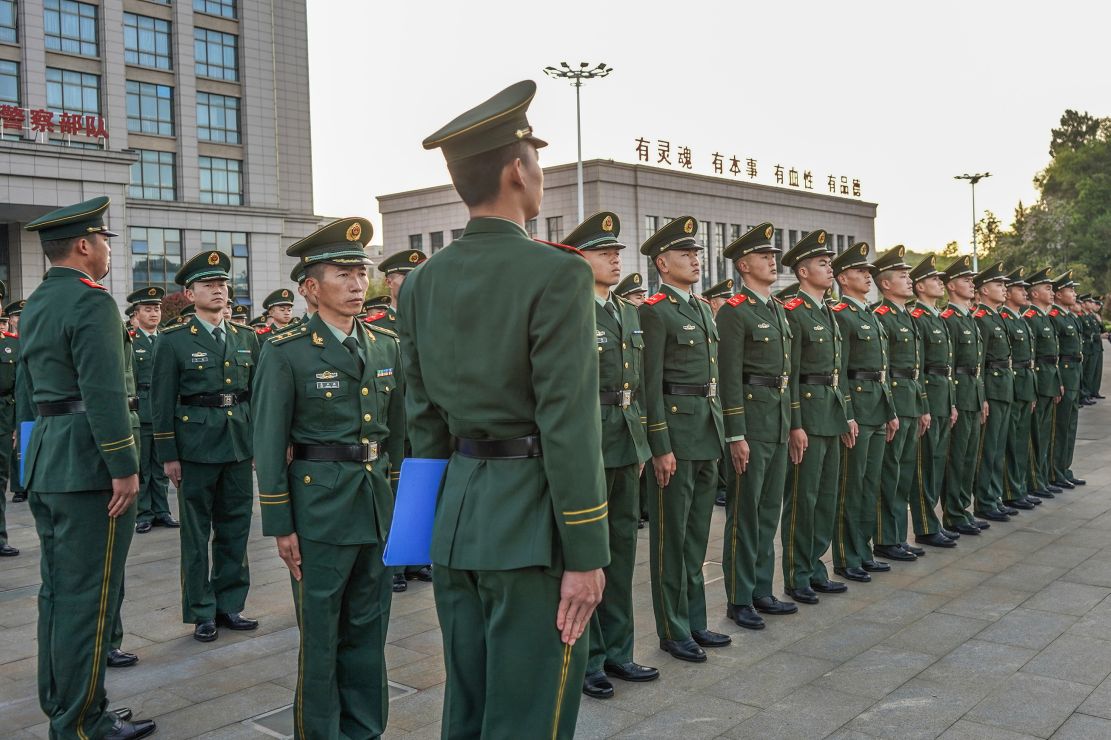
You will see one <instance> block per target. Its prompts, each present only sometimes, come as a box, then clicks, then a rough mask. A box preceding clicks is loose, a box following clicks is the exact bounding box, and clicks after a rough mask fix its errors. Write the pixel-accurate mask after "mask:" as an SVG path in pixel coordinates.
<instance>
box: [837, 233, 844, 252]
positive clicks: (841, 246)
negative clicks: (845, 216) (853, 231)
mask: <svg viewBox="0 0 1111 740" xmlns="http://www.w3.org/2000/svg"><path fill="white" fill-rule="evenodd" d="M844 251H845V235H844V234H838V235H837V254H841V253H842V252H844Z"/></svg>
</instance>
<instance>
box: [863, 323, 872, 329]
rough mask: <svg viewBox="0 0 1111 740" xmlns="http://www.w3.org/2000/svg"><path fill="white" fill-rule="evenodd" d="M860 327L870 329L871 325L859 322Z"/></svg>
mask: <svg viewBox="0 0 1111 740" xmlns="http://www.w3.org/2000/svg"><path fill="white" fill-rule="evenodd" d="M860 328H861V329H871V328H872V326H871V324H861V325H860Z"/></svg>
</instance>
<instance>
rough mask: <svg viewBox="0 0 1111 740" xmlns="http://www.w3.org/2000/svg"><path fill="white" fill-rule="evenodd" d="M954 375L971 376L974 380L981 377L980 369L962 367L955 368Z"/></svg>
mask: <svg viewBox="0 0 1111 740" xmlns="http://www.w3.org/2000/svg"><path fill="white" fill-rule="evenodd" d="M953 374H954V375H971V376H972V377H974V378H978V377H980V368H978V367H962V366H961V365H957V366H956V367H955V368H953Z"/></svg>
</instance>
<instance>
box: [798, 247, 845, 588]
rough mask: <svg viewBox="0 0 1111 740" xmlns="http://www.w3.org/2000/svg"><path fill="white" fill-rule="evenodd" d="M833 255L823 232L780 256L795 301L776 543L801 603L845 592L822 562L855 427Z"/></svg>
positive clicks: (828, 542) (831, 530)
mask: <svg viewBox="0 0 1111 740" xmlns="http://www.w3.org/2000/svg"><path fill="white" fill-rule="evenodd" d="M833 255H834V252H833V249H831V248H830V245H829V244H828V243H827V235H826V232H825V231H824V230H823V229H816V230H814V231H811V232H810V233H809V234H807V235H806V236H805V237H803V238H802V239H801V240H799V242H798V243H797V244H795V246H794V247H792V248H791V249H790V250H789V251H788V252H787V253H786V254H784V255H783V265H784V266H785V267H789V268H791V270H792V271H793V272H794V274H795V277H796V278H798V281H799V282H798V288H797V289H796V291H795V294H794V297H793V298H791V299H790V300H788V301H787V302H786V303H784V304H783V308H784V309H785V310H786V312H787V313H786V315H787V324H788V326H789V327H790V330H791V334H792V335H793V336H794V339H793V340H792V341H791V369H790V375H791V378H792V379H793V382H792V383H791V431H790V437H789V442H788V448H787V454H788V463H789V467H788V469H787V480H786V483H785V485H784V488H783V515H782V523H781V525H780V530H779V532H780V540H781V542H782V546H783V585H784V590H785V591H786V593H787V595H788V596H790V597H791V598H792V599H794V600H795V601H797V602H801V603H803V604H817V603H818V593H819V592H820V593H843V592H845V591H847V590H848V589H847V587H846V586H845V584H844V583H841V582H838V581H831V580H830V579H829V574H828V573H827V572H826V568H825V565H824V564H823V563H822V555H824V554H825V551H826V550H827V549H828V548H829V545H830V542H831V541H832V540H833V527H834V511H835V507H836V504H837V489H836V488H835V487H834V486H832V485H830V483H831V482H832V481H837V480H840V475H841V444H842V442H841V440H842V437H845V436H848V437H849V438H850V439H851V440H853V441H854V442H855V438H856V432H857V427H856V421H855V420H854V419H851V418H849V417H848V416H847V414H846V404H845V398H844V395H843V394H842V392H841V388H840V386H841V364H842V363H841V330H840V328H839V327H838V326H837V320H836V319H835V318H834V317H833V311H831V310H830V308H829V306H828V305H826V302H825V294H826V291H827V290H829V289H830V288H831V287H832V286H833V266H832V262H831V258H832V257H833Z"/></svg>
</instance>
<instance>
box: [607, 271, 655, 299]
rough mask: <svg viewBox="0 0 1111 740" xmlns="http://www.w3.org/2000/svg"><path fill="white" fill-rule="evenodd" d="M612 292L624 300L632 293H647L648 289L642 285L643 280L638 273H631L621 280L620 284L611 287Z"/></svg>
mask: <svg viewBox="0 0 1111 740" xmlns="http://www.w3.org/2000/svg"><path fill="white" fill-rule="evenodd" d="M613 292H614V294H615V295H619V296H621V297H622V298H624V297H625V296H627V295H631V294H633V293H647V292H648V287H647V286H646V285H645V284H644V278H642V277H641V276H640V273H639V272H631V273H629V274H628V275H626V276H625V277H623V278H621V282H620V283H618V284H617V285H615V286H614V287H613Z"/></svg>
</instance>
